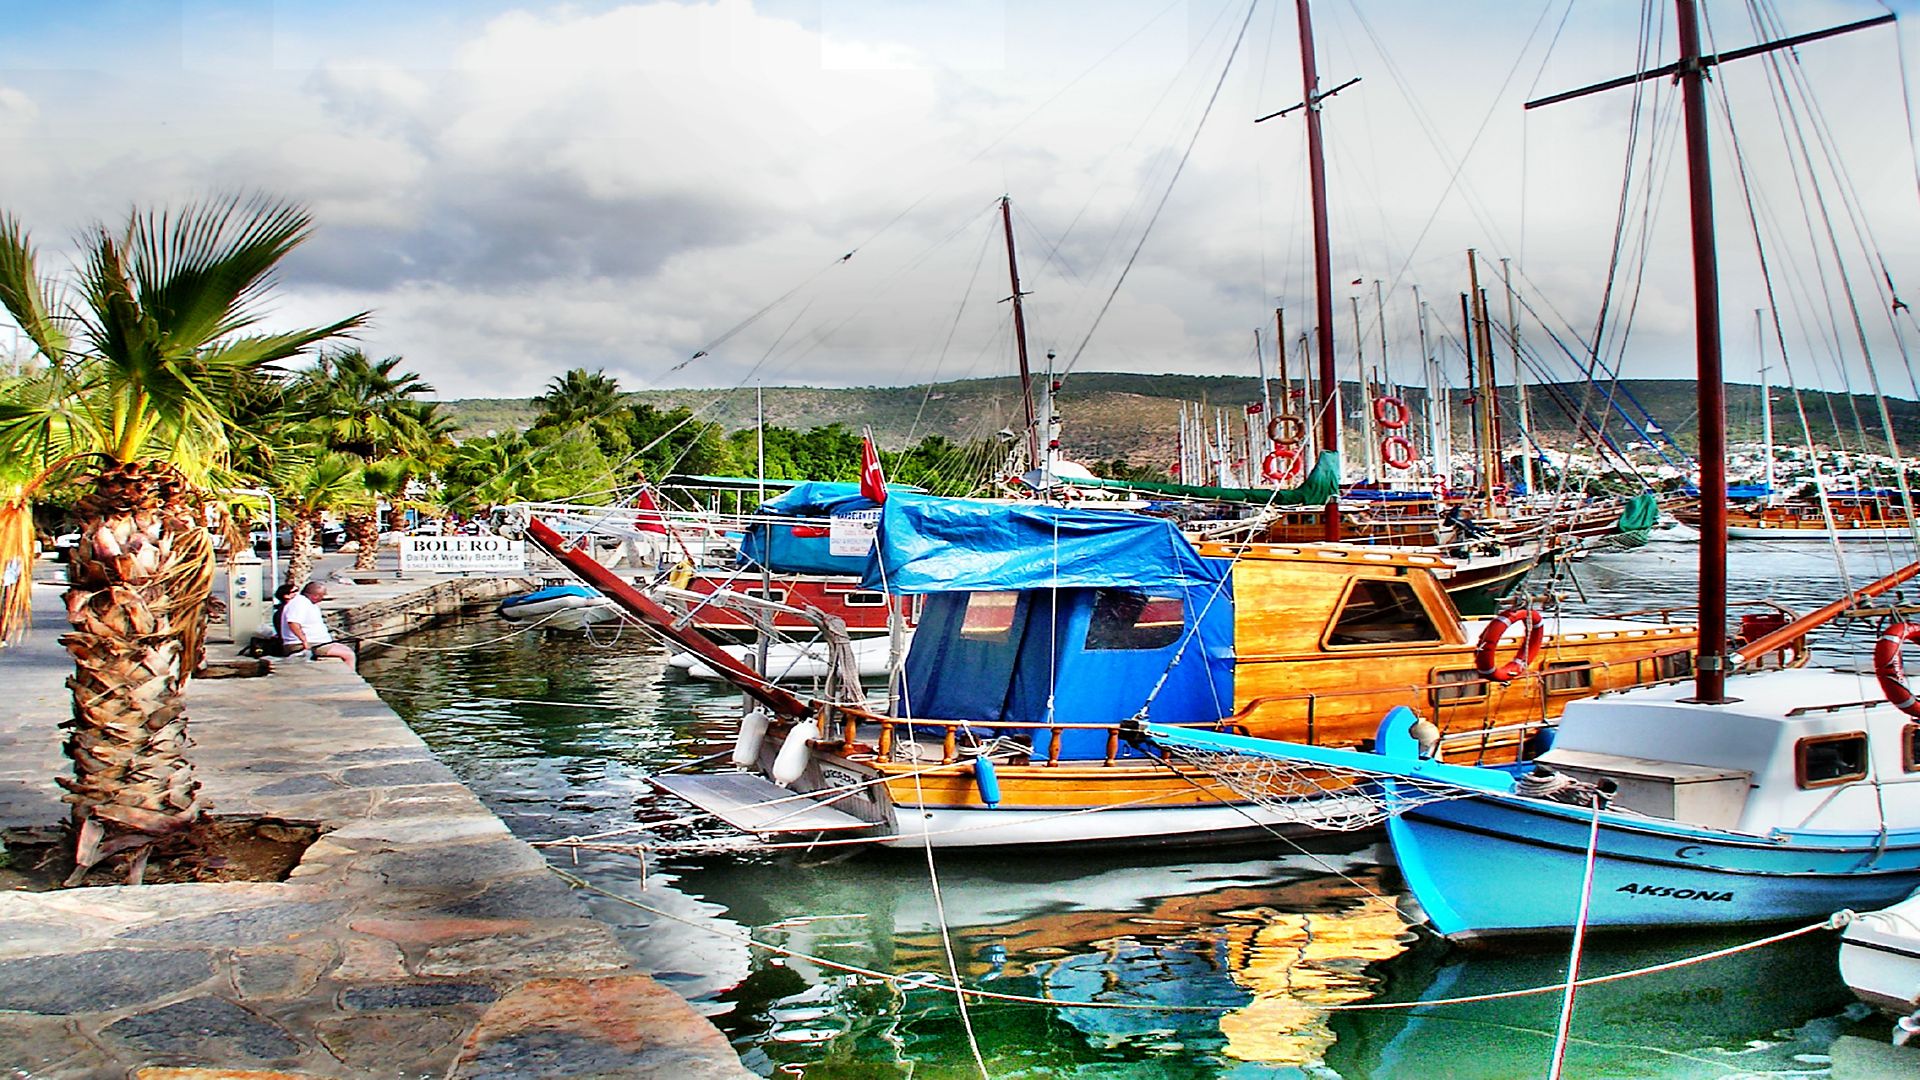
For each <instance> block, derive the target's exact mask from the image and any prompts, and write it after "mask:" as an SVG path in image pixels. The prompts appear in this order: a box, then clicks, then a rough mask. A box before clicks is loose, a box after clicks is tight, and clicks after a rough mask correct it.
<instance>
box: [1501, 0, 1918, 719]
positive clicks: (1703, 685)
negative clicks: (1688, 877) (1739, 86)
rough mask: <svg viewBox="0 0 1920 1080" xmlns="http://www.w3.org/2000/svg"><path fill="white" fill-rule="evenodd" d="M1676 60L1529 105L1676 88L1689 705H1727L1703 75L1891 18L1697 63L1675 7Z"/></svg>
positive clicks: (1723, 476) (1691, 23)
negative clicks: (1696, 523) (1687, 290)
mask: <svg viewBox="0 0 1920 1080" xmlns="http://www.w3.org/2000/svg"><path fill="white" fill-rule="evenodd" d="M1674 17H1675V20H1676V21H1677V22H1678V24H1679V45H1680V58H1679V59H1678V60H1676V61H1674V62H1673V63H1671V64H1663V65H1661V66H1660V67H1656V68H1649V69H1648V70H1646V71H1641V72H1637V73H1635V74H1633V75H1625V76H1622V77H1620V78H1617V79H1609V80H1607V81H1606V82H1603V83H1595V84H1594V85H1592V86H1586V87H1582V88H1580V89H1578V90H1569V91H1566V92H1565V93H1560V94H1554V95H1551V96H1549V97H1544V98H1537V99H1535V100H1533V101H1529V102H1527V104H1526V107H1527V108H1529V109H1533V108H1538V107H1539V106H1541V105H1551V104H1553V103H1554V102H1557V101H1567V100H1569V99H1572V98H1577V97H1584V96H1585V95H1587V94H1592V93H1595V92H1597V91H1600V90H1611V89H1613V88H1614V87H1617V86H1630V85H1632V84H1634V83H1638V82H1645V81H1646V80H1648V79H1659V78H1665V77H1666V76H1669V75H1672V76H1674V77H1675V78H1677V79H1678V80H1679V81H1680V98H1681V104H1682V106H1683V109H1684V119H1685V125H1686V136H1687V207H1688V210H1689V212H1690V216H1691V218H1692V224H1693V305H1694V328H1693V335H1694V353H1695V374H1696V381H1697V383H1698V386H1699V396H1698V402H1699V407H1700V652H1699V661H1698V663H1697V664H1696V665H1695V667H1694V696H1693V698H1692V700H1694V701H1698V702H1703V703H1706V704H1712V705H1719V704H1726V703H1727V702H1729V701H1730V700H1732V699H1729V698H1728V697H1727V667H1728V659H1729V657H1728V650H1727V400H1726V386H1725V384H1724V383H1723V382H1722V381H1721V380H1722V377H1723V376H1722V372H1721V364H1720V268H1719V265H1718V263H1717V261H1716V256H1715V250H1714V238H1713V177H1712V171H1711V168H1710V165H1709V161H1708V157H1707V91H1706V82H1707V69H1708V68H1710V67H1712V66H1714V65H1716V64H1724V63H1726V62H1727V61H1729V60H1739V59H1743V58H1745V57H1748V56H1758V55H1760V54H1762V53H1769V52H1773V51H1775V50H1778V49H1787V48H1792V47H1794V46H1796V45H1804V44H1806V43H1808V42H1811V41H1819V40H1821V39H1822V38H1829V37H1833V36H1835V35H1838V34H1846V33H1851V32H1853V31H1855V30H1865V29H1867V28H1868V27H1871V26H1881V25H1884V24H1888V23H1892V22H1893V21H1894V16H1893V14H1892V13H1888V14H1886V15H1878V16H1875V17H1873V18H1871V19H1862V20H1860V21H1859V22H1855V23H1848V24H1846V25H1844V26H1835V27H1830V28H1828V29H1826V30H1815V31H1812V32H1810V33H1805V34H1795V35H1793V36H1792V37H1786V38H1781V39H1779V40H1777V41H1768V42H1762V43H1761V44H1758V45H1749V46H1746V47H1745V48H1739V49H1733V50H1731V51H1728V52H1723V53H1715V54H1714V55H1712V56H1702V55H1701V53H1700V12H1699V10H1698V8H1697V7H1696V0H1675V3H1674Z"/></svg>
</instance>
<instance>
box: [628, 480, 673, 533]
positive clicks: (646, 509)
mask: <svg viewBox="0 0 1920 1080" xmlns="http://www.w3.org/2000/svg"><path fill="white" fill-rule="evenodd" d="M634 505H635V506H637V507H639V509H640V513H638V514H635V515H633V527H634V529H635V530H636V531H638V532H650V533H664V532H666V531H667V519H665V518H663V517H661V516H660V504H659V503H657V502H654V501H653V489H652V488H649V487H643V488H641V489H640V497H639V498H637V499H635V500H634Z"/></svg>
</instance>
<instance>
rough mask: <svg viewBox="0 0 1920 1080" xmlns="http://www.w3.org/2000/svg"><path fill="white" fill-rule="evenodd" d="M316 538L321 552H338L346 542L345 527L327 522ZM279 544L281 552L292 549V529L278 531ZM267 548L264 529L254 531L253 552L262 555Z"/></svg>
mask: <svg viewBox="0 0 1920 1080" xmlns="http://www.w3.org/2000/svg"><path fill="white" fill-rule="evenodd" d="M318 536H319V540H320V550H321V551H338V550H340V545H342V544H344V543H346V542H347V527H346V526H345V525H341V524H337V523H334V522H328V523H327V524H325V525H322V526H321V527H320V531H319V534H318ZM279 544H280V550H281V551H289V550H291V549H292V548H293V529H291V528H289V527H284V526H283V527H282V528H281V529H280V538H279ZM269 547H270V545H269V544H268V543H267V530H266V529H264V528H256V529H254V530H253V550H254V551H255V552H257V553H259V554H262V555H264V554H266V553H267V551H268V550H269Z"/></svg>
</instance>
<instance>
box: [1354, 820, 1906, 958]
mask: <svg viewBox="0 0 1920 1080" xmlns="http://www.w3.org/2000/svg"><path fill="white" fill-rule="evenodd" d="M1591 822H1592V812H1591V811H1589V810H1584V809H1582V808H1580V807H1575V806H1562V805H1559V804H1553V803H1542V802H1539V801H1537V800H1531V799H1519V798H1512V797H1504V796H1489V795H1481V796H1473V797H1468V798H1460V799H1452V800H1447V801H1443V802H1434V803H1428V804H1426V805H1423V806H1419V807H1417V808H1415V809H1412V810H1408V811H1405V812H1404V813H1402V814H1400V815H1398V816H1396V817H1394V818H1393V819H1391V820H1390V821H1389V822H1388V825H1387V831H1388V835H1389V837H1390V838H1391V839H1392V841H1393V850H1394V856H1395V858H1396V859H1397V860H1398V862H1399V864H1400V869H1401V873H1402V875H1403V876H1404V877H1405V878H1406V882H1407V886H1408V888H1409V889H1410V890H1411V891H1412V892H1413V894H1414V897H1415V898H1416V899H1417V900H1419V902H1420V905H1421V906H1422V907H1423V908H1425V909H1426V913H1427V917H1428V919H1429V921H1430V922H1431V923H1432V925H1433V927H1434V929H1435V930H1438V931H1439V932H1440V933H1442V934H1444V935H1446V936H1447V937H1448V938H1450V939H1453V940H1472V939H1475V938H1487V937H1499V936H1512V935H1528V934H1563V933H1568V932H1571V930H1572V928H1573V926H1574V923H1575V921H1576V919H1577V918H1578V915H1579V906H1580V888H1581V883H1582V881H1583V880H1584V876H1585V872H1586V851H1587V840H1588V835H1589V829H1590V827H1591ZM1916 887H1920V834H1916V833H1911V832H1909V833H1904V834H1900V833H1896V834H1893V835H1891V836H1882V835H1879V834H1875V833H1865V834H1856V835H1845V834H1808V833H1797V834H1796V833H1789V834H1782V835H1781V836H1780V838H1779V839H1777V840H1774V839H1770V838H1761V837H1752V836H1745V835H1742V834H1737V833H1729V832H1722V831H1718V830H1713V829H1702V828H1698V827H1694V826H1688V825H1682V824H1678V823H1675V822H1670V821H1663V820H1660V819H1656V818H1643V817H1639V816H1636V815H1626V814H1619V813H1611V812H1603V813H1602V815H1601V825H1600V838H1599V846H1598V854H1597V857H1596V859H1595V862H1594V880H1593V894H1592V901H1591V906H1590V909H1589V911H1588V915H1587V925H1588V927H1589V928H1590V929H1612V930H1619V929H1632V928H1637V927H1656V926H1657V927H1683V926H1730V925H1740V924H1747V923H1778V922H1788V921H1805V920H1810V919H1817V918H1821V917H1824V916H1827V915H1830V914H1832V913H1833V912H1835V911H1838V910H1840V909H1841V908H1857V909H1866V908H1876V907H1882V906H1884V905H1886V904H1890V903H1893V902H1895V901H1897V900H1900V899H1902V898H1904V897H1906V896H1907V895H1908V894H1909V893H1911V892H1912V891H1913V890H1914V889H1915V888H1916Z"/></svg>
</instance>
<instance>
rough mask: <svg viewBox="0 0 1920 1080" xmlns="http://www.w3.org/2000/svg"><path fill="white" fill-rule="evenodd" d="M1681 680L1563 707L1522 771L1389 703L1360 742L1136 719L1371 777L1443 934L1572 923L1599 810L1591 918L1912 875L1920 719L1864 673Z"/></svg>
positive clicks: (1637, 920) (1558, 928) (1601, 921)
mask: <svg viewBox="0 0 1920 1080" xmlns="http://www.w3.org/2000/svg"><path fill="white" fill-rule="evenodd" d="M1691 689H1692V687H1691V686H1690V685H1688V684H1674V685H1665V686H1654V687H1646V688H1641V689H1636V690H1629V691H1624V692H1621V693H1617V694H1609V695H1603V696H1601V697H1598V698H1595V699H1592V700H1590V701H1583V702H1576V703H1574V704H1573V705H1570V706H1569V707H1568V709H1567V712H1566V715H1565V716H1564V717H1563V718H1562V720H1561V723H1560V726H1559V729H1558V731H1557V733H1556V736H1555V739H1554V741H1553V745H1552V748H1551V749H1549V750H1547V751H1546V752H1545V753H1543V754H1541V755H1540V756H1539V757H1538V758H1536V759H1535V765H1534V766H1533V767H1534V768H1538V769H1541V770H1542V771H1541V772H1540V774H1539V775H1537V776H1534V775H1521V774H1522V773H1524V772H1525V768H1524V767H1520V768H1516V767H1513V766H1508V767H1503V768H1486V767H1475V766H1461V765H1445V764H1442V763H1440V762H1435V761H1428V760H1423V759H1421V758H1420V757H1419V751H1418V748H1417V741H1416V740H1415V738H1414V737H1413V736H1412V735H1411V734H1410V733H1409V728H1410V721H1411V714H1408V716H1406V717H1401V716H1399V715H1398V714H1399V713H1400V712H1401V710H1396V712H1395V714H1390V715H1389V716H1388V718H1387V720H1386V721H1385V722H1383V724H1382V725H1381V735H1380V738H1379V744H1378V746H1377V748H1376V753H1374V754H1371V755H1369V754H1364V753H1358V752H1354V751H1336V750H1330V749H1327V748H1322V747H1306V746H1296V745H1292V744H1285V743H1274V742H1269V741H1266V740H1260V739H1243V738H1237V737H1234V736H1221V735H1216V734H1213V733H1200V732H1187V731H1183V730H1180V729H1167V728H1162V727H1159V726H1156V725H1149V726H1148V734H1149V735H1150V736H1151V737H1152V738H1153V740H1154V741H1155V742H1157V743H1160V744H1161V745H1162V746H1165V747H1167V748H1168V749H1169V750H1170V751H1172V752H1173V753H1174V754H1175V756H1180V755H1181V754H1183V753H1191V752H1201V753H1206V752H1220V751H1222V750H1229V749H1230V750H1232V751H1234V752H1239V753H1243V754H1252V755H1254V756H1256V757H1262V758H1267V759H1280V758H1286V759H1289V760H1293V761H1296V762H1300V763H1304V764H1307V765H1316V766H1322V767H1329V768H1333V769H1342V770H1351V771H1352V772H1353V774H1355V775H1367V776H1372V777H1375V778H1377V782H1378V785H1379V787H1378V791H1379V800H1380V812H1381V816H1383V817H1385V818H1386V825H1387V832H1388V836H1389V837H1390V839H1391V840H1392V843H1393V851H1394V856H1395V858H1396V859H1397V860H1398V862H1399V864H1400V869H1401V873H1402V874H1403V876H1404V877H1405V879H1406V882H1407V886H1408V888H1409V889H1410V890H1411V891H1412V893H1413V894H1414V897H1415V898H1416V899H1417V900H1418V901H1419V902H1420V905H1421V906H1422V907H1423V908H1424V909H1425V911H1426V914H1427V917H1428V919H1429V921H1430V922H1431V923H1432V925H1433V927H1434V929H1435V930H1437V931H1439V932H1440V933H1441V934H1444V935H1445V936H1447V937H1448V938H1452V939H1455V940H1470V939H1475V938H1487V937H1496V936H1508V935H1525V934H1558V933H1567V932H1571V931H1572V929H1573V928H1574V924H1575V921H1576V919H1577V918H1578V913H1579V911H1580V900H1581V894H1582V892H1583V889H1584V888H1585V886H1586V883H1587V880H1588V874H1589V868H1588V854H1587V852H1588V843H1589V839H1590V837H1593V836H1594V829H1595V826H1596V821H1597V826H1598V834H1597V840H1596V843H1595V854H1594V857H1593V860H1592V867H1591V879H1592V890H1591V904H1590V909H1589V911H1588V915H1587V925H1588V927H1589V928H1592V929H1633V928H1641V927H1684V926H1720V925H1738V924H1761V923H1779V922H1789V921H1798V920H1805V919H1817V918H1822V917H1825V916H1827V915H1830V914H1832V913H1833V912H1835V911H1838V910H1840V909H1842V908H1854V909H1856V910H1865V909H1869V908H1877V907H1883V906H1885V905H1888V904H1891V903H1893V902H1895V901H1898V900H1900V899H1901V898H1903V897H1905V896H1907V895H1908V894H1909V893H1911V892H1913V891H1914V889H1915V888H1916V887H1920V724H1915V723H1912V722H1910V721H1909V720H1908V719H1907V717H1906V716H1904V715H1902V714H1901V713H1899V712H1898V711H1896V710H1895V709H1894V708H1893V707H1891V706H1890V705H1888V704H1886V703H1885V702H1884V701H1882V700H1880V699H1879V697H1878V690H1877V688H1876V687H1875V685H1874V683H1873V680H1872V679H1871V678H1870V677H1866V676H1859V675H1852V674H1843V673H1840V672H1832V671H1818V670H1802V671H1770V672H1764V673H1757V674H1754V675H1746V676H1735V677H1733V678H1731V679H1729V680H1728V684H1727V691H1728V695H1729V696H1730V697H1733V698H1736V699H1738V698H1742V697H1743V696H1746V695H1747V694H1751V695H1752V696H1751V698H1749V699H1748V700H1744V701H1736V702H1734V703H1731V704H1720V705H1702V704H1699V703H1697V702H1693V701H1689V700H1687V695H1688V694H1689V693H1690V691H1691ZM1185 747H1194V748H1195V750H1194V751H1185V750H1183V748H1185ZM1369 759H1370V760H1369ZM1602 792H1604V793H1605V794H1604V797H1598V798H1597V797H1596V796H1597V795H1600V794H1601V793H1602ZM1596 804H1597V805H1596Z"/></svg>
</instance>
